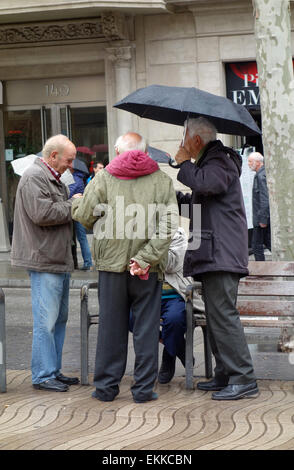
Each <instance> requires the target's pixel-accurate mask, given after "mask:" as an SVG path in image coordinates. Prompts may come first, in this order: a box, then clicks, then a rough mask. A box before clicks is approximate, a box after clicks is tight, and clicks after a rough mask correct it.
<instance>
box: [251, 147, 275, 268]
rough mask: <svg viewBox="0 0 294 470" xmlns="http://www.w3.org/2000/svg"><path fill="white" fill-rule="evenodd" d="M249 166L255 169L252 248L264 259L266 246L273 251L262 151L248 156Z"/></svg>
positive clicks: (258, 256) (254, 252) (255, 254)
mask: <svg viewBox="0 0 294 470" xmlns="http://www.w3.org/2000/svg"><path fill="white" fill-rule="evenodd" d="M248 166H249V168H250V169H251V170H252V171H255V176H254V180H253V187H252V215H253V233H252V241H251V245H252V250H253V254H254V257H255V260H256V261H264V260H265V256H264V246H265V247H266V248H267V249H268V250H269V251H271V227H270V207H269V197H268V189H267V184H266V174H265V167H264V159H263V156H262V155H261V153H259V152H252V153H251V154H250V155H249V156H248Z"/></svg>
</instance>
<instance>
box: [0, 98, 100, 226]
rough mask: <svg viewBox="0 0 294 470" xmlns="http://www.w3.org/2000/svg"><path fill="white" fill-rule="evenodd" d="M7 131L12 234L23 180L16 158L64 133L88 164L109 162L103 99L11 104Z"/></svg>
mask: <svg viewBox="0 0 294 470" xmlns="http://www.w3.org/2000/svg"><path fill="white" fill-rule="evenodd" d="M4 133H5V149H6V150H5V154H6V155H5V159H6V178H7V187H8V225H9V232H10V235H11V234H12V224H13V212H14V202H15V195H16V190H17V185H18V182H19V176H17V175H15V174H14V172H13V169H12V166H11V161H12V160H14V159H16V158H21V157H24V156H26V155H29V154H40V153H41V151H42V148H43V145H44V143H45V141H46V140H47V139H48V138H49V137H51V136H52V135H56V134H64V135H66V136H68V138H69V139H70V140H72V141H73V143H74V144H75V145H76V147H77V150H78V152H77V156H78V157H79V158H80V159H82V160H84V161H85V163H86V164H87V166H88V168H90V165H91V162H92V161H102V162H103V163H104V165H105V164H107V162H108V145H107V119H106V106H101V104H100V103H86V104H85V103H83V104H81V103H76V104H75V103H71V104H49V105H44V106H31V107H30V109H28V108H24V107H8V108H6V111H4Z"/></svg>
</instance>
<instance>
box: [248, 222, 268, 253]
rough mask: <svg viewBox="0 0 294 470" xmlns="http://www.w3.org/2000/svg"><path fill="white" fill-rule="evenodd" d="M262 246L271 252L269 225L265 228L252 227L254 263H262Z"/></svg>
mask: <svg viewBox="0 0 294 470" xmlns="http://www.w3.org/2000/svg"><path fill="white" fill-rule="evenodd" d="M264 245H265V247H266V248H267V249H268V250H270V251H271V228H270V224H269V225H267V226H266V227H264V228H263V227H253V233H252V241H251V246H252V251H253V254H254V258H255V261H264V260H265V257H264Z"/></svg>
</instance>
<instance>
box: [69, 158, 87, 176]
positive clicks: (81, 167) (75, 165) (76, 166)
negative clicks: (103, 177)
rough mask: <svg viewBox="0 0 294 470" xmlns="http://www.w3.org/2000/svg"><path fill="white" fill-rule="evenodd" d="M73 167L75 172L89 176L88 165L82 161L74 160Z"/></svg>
mask: <svg viewBox="0 0 294 470" xmlns="http://www.w3.org/2000/svg"><path fill="white" fill-rule="evenodd" d="M72 166H73V168H74V169H75V170H79V171H82V172H83V173H85V175H88V174H89V170H88V167H87V165H86V163H85V162H83V161H82V160H80V159H79V158H75V159H74V161H73V164H72Z"/></svg>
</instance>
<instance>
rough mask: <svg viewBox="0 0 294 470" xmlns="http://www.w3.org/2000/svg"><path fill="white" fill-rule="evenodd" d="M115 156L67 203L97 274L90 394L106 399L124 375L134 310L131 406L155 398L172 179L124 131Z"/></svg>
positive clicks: (173, 210)
mask: <svg viewBox="0 0 294 470" xmlns="http://www.w3.org/2000/svg"><path fill="white" fill-rule="evenodd" d="M116 153H117V156H116V158H114V159H113V160H112V161H111V162H110V164H109V165H107V166H106V168H105V169H104V170H101V171H100V172H99V173H98V174H97V175H96V176H95V177H94V178H93V180H92V181H91V182H90V183H89V184H88V186H87V187H86V190H85V193H84V196H83V198H81V199H79V200H76V201H74V203H73V206H72V215H73V218H74V219H75V220H78V221H79V222H81V223H82V224H83V225H84V226H85V227H86V228H88V229H93V233H94V241H93V247H92V250H93V255H94V259H95V263H96V267H97V270H98V271H99V287H98V297H99V306H100V311H99V329H98V341H97V351H96V363H95V372H94V385H95V387H96V390H95V391H94V393H93V396H94V397H95V398H97V399H98V400H101V401H112V400H114V398H115V397H116V395H117V394H118V393H119V384H120V381H121V378H122V376H123V375H124V372H125V367H126V360H127V351H128V333H129V328H128V327H129V314H130V310H132V313H133V321H134V326H133V339H134V349H135V356H136V359H135V368H134V384H133V385H132V387H131V391H132V394H133V399H134V401H135V402H136V403H144V402H146V401H149V400H155V399H156V398H157V394H156V393H155V392H153V386H154V383H155V380H156V378H157V371H158V340H159V322H160V305H161V286H162V282H161V281H162V279H163V273H164V269H165V264H166V261H167V253H168V248H169V244H170V242H171V239H172V237H173V235H174V233H175V231H176V230H177V227H178V208H177V201H176V195H175V190H174V187H173V182H172V180H171V178H170V177H169V176H167V175H166V174H165V173H164V172H162V171H161V170H160V169H159V167H158V164H157V163H156V162H154V161H153V160H152V159H151V158H150V157H149V156H148V154H146V142H145V140H144V139H143V138H142V137H141V136H140V135H139V134H136V133H133V132H129V133H127V134H125V135H124V136H121V137H119V138H118V140H117V142H116Z"/></svg>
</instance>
